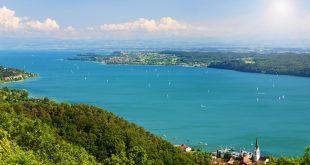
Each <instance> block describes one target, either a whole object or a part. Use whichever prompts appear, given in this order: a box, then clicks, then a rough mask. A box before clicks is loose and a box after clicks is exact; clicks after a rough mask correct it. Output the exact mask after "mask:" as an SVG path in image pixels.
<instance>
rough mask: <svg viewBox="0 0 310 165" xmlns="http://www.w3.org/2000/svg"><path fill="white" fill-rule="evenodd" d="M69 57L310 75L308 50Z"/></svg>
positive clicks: (100, 60) (185, 52) (110, 62)
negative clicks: (302, 51)
mask: <svg viewBox="0 0 310 165" xmlns="http://www.w3.org/2000/svg"><path fill="white" fill-rule="evenodd" d="M69 60H82V61H97V62H104V63H107V64H132V65H179V66H184V65H185V66H208V67H211V68H220V69H230V70H237V71H243V72H255V73H267V74H285V75H296V76H305V77H310V55H309V54H294V53H282V54H256V53H235V52H187V51H161V52H117V53H114V54H112V55H109V56H106V55H104V56H101V55H97V54H85V55H78V56H77V57H74V58H70V59H69Z"/></svg>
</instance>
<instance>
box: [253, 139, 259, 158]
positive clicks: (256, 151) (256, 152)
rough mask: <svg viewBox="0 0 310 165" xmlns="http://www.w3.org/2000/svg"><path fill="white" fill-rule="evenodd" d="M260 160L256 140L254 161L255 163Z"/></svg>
mask: <svg viewBox="0 0 310 165" xmlns="http://www.w3.org/2000/svg"><path fill="white" fill-rule="evenodd" d="M259 158H260V150H259V146H258V139H257V138H256V143H255V150H254V161H255V162H257V161H258V160H259Z"/></svg>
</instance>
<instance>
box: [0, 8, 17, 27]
mask: <svg viewBox="0 0 310 165" xmlns="http://www.w3.org/2000/svg"><path fill="white" fill-rule="evenodd" d="M19 27H20V18H18V17H16V16H15V11H13V10H10V9H8V8H6V7H5V6H3V7H1V8H0V30H1V29H2V30H17V29H18V28H19Z"/></svg>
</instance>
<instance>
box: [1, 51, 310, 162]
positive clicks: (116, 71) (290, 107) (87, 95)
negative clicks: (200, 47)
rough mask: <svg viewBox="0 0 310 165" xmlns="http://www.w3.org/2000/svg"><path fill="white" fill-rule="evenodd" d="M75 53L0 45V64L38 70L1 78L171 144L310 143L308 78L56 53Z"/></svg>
mask: <svg viewBox="0 0 310 165" xmlns="http://www.w3.org/2000/svg"><path fill="white" fill-rule="evenodd" d="M77 53H81V52H69V51H66V52H60V51H41V52H38V51H37V52H31V51H24V52H22V51H18V52H17V51H16V52H14V51H7V52H5V51H2V52H0V65H3V66H7V67H16V68H19V69H25V70H27V71H29V72H33V73H38V74H39V75H40V77H39V78H36V79H31V80H27V81H25V82H18V83H11V84H5V85H1V86H8V87H12V88H17V89H26V90H28V91H29V92H30V95H31V96H33V97H49V98H52V99H55V100H57V101H65V102H70V103H87V104H91V105H95V106H100V107H102V108H104V109H106V110H108V111H111V112H113V113H114V114H116V115H119V116H121V117H123V118H125V119H127V120H129V121H131V122H134V123H136V124H138V125H141V126H143V127H144V128H145V129H146V130H148V131H150V132H152V133H155V134H156V135H159V136H161V137H162V138H164V139H167V140H168V141H170V142H172V143H174V144H181V143H186V144H188V145H190V146H193V147H196V148H202V149H205V150H207V151H214V150H216V149H217V148H219V146H223V147H225V146H228V147H229V146H233V147H235V148H236V149H239V148H243V147H245V148H247V149H249V150H253V148H254V147H253V146H252V144H253V143H254V140H255V138H256V137H258V138H259V139H260V147H261V150H262V152H263V154H264V153H265V154H271V155H276V156H281V155H292V156H296V155H301V154H302V153H303V148H304V147H305V146H308V145H309V144H310V138H309V137H310V127H309V125H310V119H309V116H310V100H309V98H310V79H309V78H304V77H294V76H277V75H265V74H254V73H242V72H236V71H229V70H219V69H209V68H192V67H177V66H129V65H102V64H99V63H91V62H82V61H67V60H63V59H64V58H67V57H72V56H74V55H76V54H77Z"/></svg>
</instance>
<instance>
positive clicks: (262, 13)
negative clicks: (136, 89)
mask: <svg viewBox="0 0 310 165" xmlns="http://www.w3.org/2000/svg"><path fill="white" fill-rule="evenodd" d="M1 17H2V18H1ZM0 36H3V37H5V38H14V37H22V38H42V39H44V38H59V39H74V40H83V39H88V40H92V39H103V40H104V39H136V38H138V39H140V40H143V39H145V40H147V39H156V40H165V39H180V40H181V39H182V40H201V41H204V40H205V41H212V40H214V41H220V42H221V41H222V42H226V41H231V42H257V43H260V42H270V43H279V42H283V41H286V42H287V43H305V42H309V41H310V1H309V0H192V1H189V0H169V1H168V0H109V1H107V0H92V1H85V0H75V1H74V0H65V1H60V0H19V1H17V0H0Z"/></svg>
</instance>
